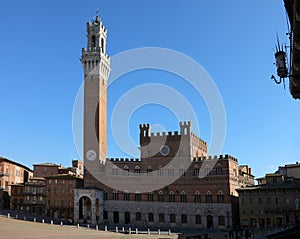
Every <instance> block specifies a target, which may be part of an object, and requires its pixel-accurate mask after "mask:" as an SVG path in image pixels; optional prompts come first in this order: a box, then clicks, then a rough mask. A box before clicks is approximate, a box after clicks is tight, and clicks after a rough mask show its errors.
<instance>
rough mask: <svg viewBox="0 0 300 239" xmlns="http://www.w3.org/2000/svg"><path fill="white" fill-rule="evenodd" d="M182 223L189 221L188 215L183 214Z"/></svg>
mask: <svg viewBox="0 0 300 239" xmlns="http://www.w3.org/2000/svg"><path fill="white" fill-rule="evenodd" d="M181 223H187V215H186V214H181Z"/></svg>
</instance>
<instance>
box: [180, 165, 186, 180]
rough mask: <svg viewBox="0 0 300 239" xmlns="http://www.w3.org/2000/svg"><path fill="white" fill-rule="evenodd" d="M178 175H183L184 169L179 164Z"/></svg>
mask: <svg viewBox="0 0 300 239" xmlns="http://www.w3.org/2000/svg"><path fill="white" fill-rule="evenodd" d="M179 176H180V177H185V169H184V167H183V166H180V168H179Z"/></svg>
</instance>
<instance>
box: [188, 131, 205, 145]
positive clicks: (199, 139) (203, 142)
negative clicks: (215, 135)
mask: <svg viewBox="0 0 300 239" xmlns="http://www.w3.org/2000/svg"><path fill="white" fill-rule="evenodd" d="M191 138H192V140H198V141H199V142H200V143H201V144H203V145H205V146H206V145H207V143H206V142H205V141H204V140H203V139H201V138H199V137H198V136H197V135H196V134H194V133H191Z"/></svg>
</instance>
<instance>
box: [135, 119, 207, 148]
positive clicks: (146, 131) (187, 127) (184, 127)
mask: <svg viewBox="0 0 300 239" xmlns="http://www.w3.org/2000/svg"><path fill="white" fill-rule="evenodd" d="M179 126H180V133H179V131H168V132H155V133H154V132H150V124H139V128H140V136H141V137H165V136H179V135H181V136H182V135H187V136H189V135H191V122H190V121H187V122H185V121H184V122H180V123H179ZM193 135H194V137H195V136H196V135H195V134H193ZM202 141H203V140H202ZM203 143H205V142H204V141H203ZM205 144H206V143H205Z"/></svg>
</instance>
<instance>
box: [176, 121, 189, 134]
mask: <svg viewBox="0 0 300 239" xmlns="http://www.w3.org/2000/svg"><path fill="white" fill-rule="evenodd" d="M179 125H180V134H181V135H182V136H183V135H190V133H191V121H181V122H180V124H179Z"/></svg>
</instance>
